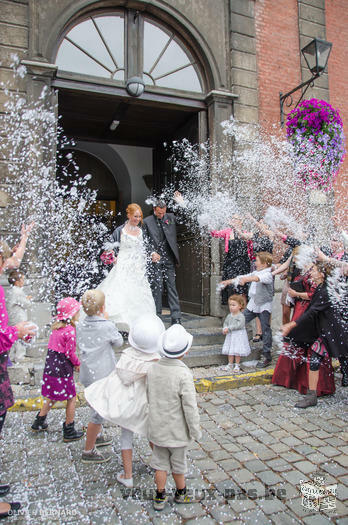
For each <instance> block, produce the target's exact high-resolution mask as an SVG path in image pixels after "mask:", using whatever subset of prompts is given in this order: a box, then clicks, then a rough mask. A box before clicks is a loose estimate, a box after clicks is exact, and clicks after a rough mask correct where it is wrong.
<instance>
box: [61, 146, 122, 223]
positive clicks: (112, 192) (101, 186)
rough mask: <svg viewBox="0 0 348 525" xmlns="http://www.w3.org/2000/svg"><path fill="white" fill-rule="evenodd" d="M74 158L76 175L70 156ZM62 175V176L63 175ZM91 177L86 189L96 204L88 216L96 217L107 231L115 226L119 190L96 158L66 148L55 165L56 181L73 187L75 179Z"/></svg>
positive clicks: (118, 205) (113, 179)
mask: <svg viewBox="0 0 348 525" xmlns="http://www.w3.org/2000/svg"><path fill="white" fill-rule="evenodd" d="M71 154H73V156H74V163H76V165H77V166H78V167H79V171H78V175H77V172H76V171H75V168H74V164H73V163H72V162H71V161H70V155H71ZM63 173H64V175H63ZM87 174H89V175H91V178H90V179H89V180H88V182H87V187H88V188H89V189H90V190H94V191H96V193H97V196H96V202H95V204H94V205H93V208H92V209H89V210H88V213H89V215H91V216H96V217H97V218H98V220H99V221H100V222H103V223H104V224H105V225H106V226H107V228H108V229H109V230H111V229H113V228H114V227H115V224H116V216H117V213H118V212H119V210H120V200H119V190H118V187H117V184H116V181H115V177H114V176H113V173H112V172H111V171H110V170H109V169H108V167H107V166H106V165H105V164H104V163H103V162H102V161H101V160H100V159H98V158H97V157H95V156H94V155H91V154H90V153H88V152H86V151H82V150H79V149H77V148H66V149H65V150H64V154H63V155H61V159H60V160H59V162H58V164H57V174H56V176H57V179H58V181H62V183H63V184H65V185H66V184H67V181H68V183H69V184H70V185H71V186H73V184H74V182H75V180H76V178H77V177H81V176H82V177H84V176H85V175H87ZM67 176H68V177H67Z"/></svg>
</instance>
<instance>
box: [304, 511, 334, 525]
mask: <svg viewBox="0 0 348 525" xmlns="http://www.w3.org/2000/svg"><path fill="white" fill-rule="evenodd" d="M303 523H305V524H306V525H330V523H332V521H331V520H329V519H328V518H326V517H325V516H323V515H321V514H319V513H318V512H317V513H316V514H312V516H306V517H304V518H303Z"/></svg>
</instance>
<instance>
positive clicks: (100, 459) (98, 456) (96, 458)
mask: <svg viewBox="0 0 348 525" xmlns="http://www.w3.org/2000/svg"><path fill="white" fill-rule="evenodd" d="M110 459H111V454H102V453H101V452H99V450H97V449H96V448H95V447H94V449H93V450H92V452H85V451H83V452H82V456H81V461H82V463H107V462H108V461H110Z"/></svg>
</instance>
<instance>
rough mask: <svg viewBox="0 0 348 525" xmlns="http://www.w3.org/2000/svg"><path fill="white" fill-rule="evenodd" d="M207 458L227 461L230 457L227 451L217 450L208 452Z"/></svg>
mask: <svg viewBox="0 0 348 525" xmlns="http://www.w3.org/2000/svg"><path fill="white" fill-rule="evenodd" d="M209 456H210V457H211V458H212V459H213V460H214V461H219V460H221V459H229V458H230V457H231V454H230V453H229V452H227V450H223V449H219V450H212V451H211V452H209Z"/></svg>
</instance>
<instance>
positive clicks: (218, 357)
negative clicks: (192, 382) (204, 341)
mask: <svg viewBox="0 0 348 525" xmlns="http://www.w3.org/2000/svg"><path fill="white" fill-rule="evenodd" d="M221 349H222V345H201V346H192V347H191V349H190V351H189V353H188V354H187V356H185V357H184V358H183V361H184V363H185V364H186V365H187V366H188V367H190V368H194V367H197V366H211V365H225V364H227V362H228V359H227V356H226V355H223V354H222V353H221ZM259 355H260V350H259V349H257V348H253V347H251V353H250V354H249V355H248V356H247V357H241V363H242V362H243V361H253V360H255V359H258V358H259Z"/></svg>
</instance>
